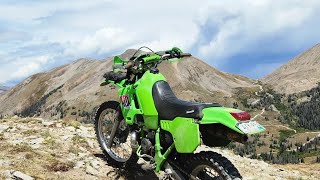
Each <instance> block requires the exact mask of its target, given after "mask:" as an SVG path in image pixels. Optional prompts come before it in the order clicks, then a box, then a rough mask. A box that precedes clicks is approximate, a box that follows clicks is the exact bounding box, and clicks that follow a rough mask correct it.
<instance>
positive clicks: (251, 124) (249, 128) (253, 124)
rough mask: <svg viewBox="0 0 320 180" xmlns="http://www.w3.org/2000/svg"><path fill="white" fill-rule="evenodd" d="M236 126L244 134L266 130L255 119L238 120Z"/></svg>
mask: <svg viewBox="0 0 320 180" xmlns="http://www.w3.org/2000/svg"><path fill="white" fill-rule="evenodd" d="M236 126H237V127H238V129H240V130H241V131H242V132H244V133H246V134H255V133H259V132H262V131H265V130H266V129H265V128H264V127H263V126H261V125H260V124H259V123H258V122H257V121H245V122H239V123H238V124H237V125H236Z"/></svg>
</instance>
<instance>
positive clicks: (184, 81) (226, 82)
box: [0, 50, 256, 118]
mask: <svg viewBox="0 0 320 180" xmlns="http://www.w3.org/2000/svg"><path fill="white" fill-rule="evenodd" d="M133 53H134V50H127V51H125V52H124V53H123V54H121V55H120V57H122V58H125V59H127V58H129V57H130V56H132V54H133ZM112 59H113V57H109V58H105V59H103V60H88V59H78V60H76V61H74V62H72V63H70V64H66V65H63V66H60V67H56V68H54V69H52V70H50V71H47V72H42V73H38V74H35V75H32V76H30V77H28V78H26V79H25V80H24V81H23V82H21V83H20V84H18V85H17V86H15V87H13V88H12V89H11V90H10V91H8V92H7V93H6V94H4V95H3V96H0V103H1V104H2V106H0V114H11V115H12V114H19V113H21V112H24V115H32V116H33V115H44V116H45V117H50V116H55V117H56V118H64V117H66V116H69V115H71V114H76V115H75V116H72V117H73V118H77V117H78V118H80V117H83V116H87V114H91V113H92V111H94V108H95V107H97V106H98V105H99V104H101V103H102V102H103V101H107V100H116V98H117V95H116V94H117V90H116V89H114V88H111V87H109V86H108V87H100V86H99V85H100V83H101V82H102V81H103V77H102V76H103V74H104V73H105V72H107V71H110V70H111V66H112ZM159 70H160V72H161V73H163V74H164V76H165V77H167V81H168V82H169V84H170V85H171V86H172V88H173V90H174V92H175V93H176V94H177V96H178V97H180V98H183V99H186V100H193V101H209V102H211V101H215V100H216V99H217V97H220V98H221V99H222V97H223V96H228V97H231V96H232V95H233V94H234V92H235V91H237V89H236V88H239V87H255V86H256V85H255V84H254V81H253V80H251V79H249V78H246V77H243V76H240V75H233V74H230V73H225V72H221V71H219V70H217V69H215V68H213V67H211V66H209V65H208V64H206V63H205V62H203V61H201V60H200V59H197V58H195V57H190V58H184V59H182V60H180V61H179V62H174V63H167V62H164V63H162V64H161V65H160V66H159ZM67 109H68V110H67ZM31 111H32V112H31Z"/></svg>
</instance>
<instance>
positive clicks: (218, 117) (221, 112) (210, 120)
mask: <svg viewBox="0 0 320 180" xmlns="http://www.w3.org/2000/svg"><path fill="white" fill-rule="evenodd" d="M230 112H241V110H238V109H233V108H226V107H210V108H205V109H203V110H202V113H203V117H202V119H201V120H200V121H199V124H215V123H220V124H222V125H224V126H226V127H228V128H230V129H232V130H233V131H235V132H237V133H240V134H244V132H242V131H241V130H239V129H238V128H237V126H236V125H237V123H238V121H237V120H236V119H235V118H234V117H233V116H232V115H231V114H230Z"/></svg>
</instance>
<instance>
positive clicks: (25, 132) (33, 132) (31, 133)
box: [22, 129, 37, 136]
mask: <svg viewBox="0 0 320 180" xmlns="http://www.w3.org/2000/svg"><path fill="white" fill-rule="evenodd" d="M36 133H37V131H36V130H34V129H29V130H26V131H24V132H22V134H23V135H26V136H30V135H34V134H36Z"/></svg>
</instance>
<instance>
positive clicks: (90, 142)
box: [87, 139, 94, 149]
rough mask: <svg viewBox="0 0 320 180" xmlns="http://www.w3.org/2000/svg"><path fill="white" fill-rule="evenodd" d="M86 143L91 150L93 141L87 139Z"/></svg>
mask: <svg viewBox="0 0 320 180" xmlns="http://www.w3.org/2000/svg"><path fill="white" fill-rule="evenodd" d="M87 143H88V146H89V147H90V148H91V149H93V148H94V142H93V140H90V139H88V140H87Z"/></svg>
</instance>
